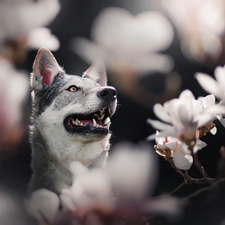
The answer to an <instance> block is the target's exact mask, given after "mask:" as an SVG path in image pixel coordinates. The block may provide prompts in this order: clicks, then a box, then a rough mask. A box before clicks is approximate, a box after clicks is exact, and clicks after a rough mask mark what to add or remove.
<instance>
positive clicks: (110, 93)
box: [97, 87, 117, 102]
mask: <svg viewBox="0 0 225 225" xmlns="http://www.w3.org/2000/svg"><path fill="white" fill-rule="evenodd" d="M97 95H98V97H99V98H101V99H104V100H106V101H108V102H111V101H114V100H116V97H117V90H116V89H115V88H113V87H107V88H104V89H102V90H100V91H99V92H98V94H97Z"/></svg>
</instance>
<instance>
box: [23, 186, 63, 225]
mask: <svg viewBox="0 0 225 225" xmlns="http://www.w3.org/2000/svg"><path fill="white" fill-rule="evenodd" d="M24 204H25V208H26V211H27V212H28V213H29V215H30V216H31V217H33V218H35V219H36V220H37V221H38V224H39V225H48V224H52V222H53V221H54V219H55V217H56V215H57V213H58V211H59V197H58V196H57V195H56V194H55V193H54V192H52V191H49V190H47V189H44V188H42V189H38V190H37V191H34V192H33V193H32V194H31V196H30V198H29V199H25V200H24Z"/></svg>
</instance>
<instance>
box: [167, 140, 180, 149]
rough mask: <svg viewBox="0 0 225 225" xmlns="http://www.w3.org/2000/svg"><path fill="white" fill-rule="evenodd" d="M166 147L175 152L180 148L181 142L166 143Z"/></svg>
mask: <svg viewBox="0 0 225 225" xmlns="http://www.w3.org/2000/svg"><path fill="white" fill-rule="evenodd" d="M165 145H166V147H167V148H169V149H170V150H172V151H175V150H176V149H177V148H178V147H179V146H180V143H179V141H171V142H167V143H165ZM178 145H179V146H178Z"/></svg>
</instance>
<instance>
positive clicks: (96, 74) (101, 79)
mask: <svg viewBox="0 0 225 225" xmlns="http://www.w3.org/2000/svg"><path fill="white" fill-rule="evenodd" d="M83 77H90V78H91V79H93V80H95V81H96V82H97V83H99V84H100V85H101V86H106V85H107V76H106V70H105V64H104V62H103V60H102V59H98V60H96V61H95V62H94V63H93V64H92V65H91V66H90V67H89V68H88V69H87V70H86V71H85V72H84V74H83Z"/></svg>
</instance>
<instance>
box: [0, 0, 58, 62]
mask: <svg viewBox="0 0 225 225" xmlns="http://www.w3.org/2000/svg"><path fill="white" fill-rule="evenodd" d="M59 10H60V4H59V2H58V0H38V1H35V2H34V1H32V0H22V1H16V0H4V1H0V53H1V55H2V56H4V57H5V58H7V59H8V60H10V61H11V62H15V61H16V62H17V61H19V60H21V58H22V57H24V54H25V53H24V52H25V50H26V48H27V46H28V47H30V48H37V49H38V48H40V47H43V44H44V46H45V47H47V48H49V49H50V50H56V49H58V47H59V42H58V40H57V38H56V37H55V36H53V35H51V33H50V31H48V30H46V29H44V28H42V26H46V25H48V24H49V23H51V22H52V20H53V19H54V18H55V16H56V15H57V14H58V12H59ZM35 36H36V37H35ZM52 41H53V43H52ZM18 51H19V52H18ZM15 55H18V57H17V58H16V59H15ZM21 56H22V57H21Z"/></svg>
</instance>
